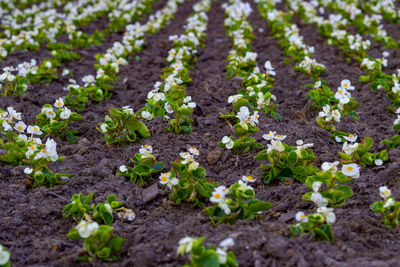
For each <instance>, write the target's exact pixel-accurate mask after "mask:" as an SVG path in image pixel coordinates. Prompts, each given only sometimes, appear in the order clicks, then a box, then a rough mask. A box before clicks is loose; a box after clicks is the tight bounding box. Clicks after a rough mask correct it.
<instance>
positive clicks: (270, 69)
mask: <svg viewBox="0 0 400 267" xmlns="http://www.w3.org/2000/svg"><path fill="white" fill-rule="evenodd" d="M264 68H265V70H266V72H267V74H269V75H272V76H275V74H276V73H275V71H274V68H273V67H272V65H271V62H270V61H269V60H268V61H265V64H264Z"/></svg>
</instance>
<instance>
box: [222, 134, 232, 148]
mask: <svg viewBox="0 0 400 267" xmlns="http://www.w3.org/2000/svg"><path fill="white" fill-rule="evenodd" d="M222 143H223V144H224V145H225V147H226V148H227V149H232V148H233V146H234V142H233V140H232V139H231V138H230V137H229V136H224V137H222Z"/></svg>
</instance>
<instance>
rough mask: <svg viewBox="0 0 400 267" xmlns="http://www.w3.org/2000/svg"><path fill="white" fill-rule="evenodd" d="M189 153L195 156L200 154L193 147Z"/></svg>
mask: <svg viewBox="0 0 400 267" xmlns="http://www.w3.org/2000/svg"><path fill="white" fill-rule="evenodd" d="M189 153H191V154H192V155H194V156H198V155H199V154H200V153H199V150H198V149H197V148H195V147H193V146H191V147H189Z"/></svg>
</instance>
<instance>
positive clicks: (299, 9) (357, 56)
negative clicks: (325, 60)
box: [288, 0, 400, 148]
mask: <svg viewBox="0 0 400 267" xmlns="http://www.w3.org/2000/svg"><path fill="white" fill-rule="evenodd" d="M288 6H289V8H290V9H292V10H294V11H295V12H296V14H297V15H298V16H299V17H300V18H301V19H302V20H303V21H305V22H306V23H313V24H315V25H317V26H318V29H319V32H320V34H321V35H322V36H324V37H326V38H327V43H328V44H332V45H335V46H337V47H338V48H339V50H340V51H341V52H342V53H344V54H345V55H347V56H349V57H351V58H353V59H354V60H355V61H356V62H358V64H359V65H360V67H361V68H362V69H363V70H364V71H365V72H366V74H367V75H363V76H360V78H359V80H360V82H363V83H370V84H371V90H372V91H374V90H377V89H379V90H385V91H386V92H387V96H388V98H389V100H390V101H391V102H392V105H391V106H388V107H387V108H388V111H389V112H390V113H396V111H397V110H398V108H399V107H400V90H399V88H400V87H399V82H398V74H396V73H394V74H392V75H389V74H386V73H385V72H384V71H383V70H382V68H383V67H384V66H385V65H386V64H387V59H386V57H388V55H389V54H388V53H387V52H384V53H383V55H382V58H372V57H370V56H369V55H368V54H367V51H368V49H369V48H370V41H369V40H363V38H362V37H361V36H360V35H358V34H357V35H353V34H351V33H349V32H348V31H346V25H343V23H342V20H338V19H336V18H335V16H330V18H329V19H325V18H324V17H323V16H320V15H318V11H317V8H316V7H315V6H313V5H311V4H309V3H303V2H302V1H299V0H290V1H288ZM399 123H400V120H398V119H396V120H395V121H394V123H393V129H394V130H399V129H400V124H399ZM398 139H399V136H398V135H396V136H394V137H392V140H385V143H388V144H389V148H393V147H398V146H399V143H398Z"/></svg>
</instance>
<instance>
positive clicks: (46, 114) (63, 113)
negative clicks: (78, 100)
mask: <svg viewBox="0 0 400 267" xmlns="http://www.w3.org/2000/svg"><path fill="white" fill-rule="evenodd" d="M54 106H55V107H56V108H58V110H56V111H54V110H53V107H52V106H51V105H50V104H46V105H44V106H43V107H42V111H41V113H39V114H38V115H37V116H36V123H37V124H38V125H39V126H40V128H41V129H42V131H43V133H52V134H55V135H57V136H58V137H60V138H62V139H64V140H66V141H68V142H73V143H74V142H76V139H77V136H76V135H77V134H78V133H79V132H78V131H76V130H68V126H69V124H71V123H73V122H74V121H80V120H82V119H83V117H82V116H81V115H79V114H78V113H76V112H72V111H71V110H70V109H69V108H67V107H64V101H63V99H62V98H59V99H57V100H56V101H55V103H54Z"/></svg>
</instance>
